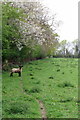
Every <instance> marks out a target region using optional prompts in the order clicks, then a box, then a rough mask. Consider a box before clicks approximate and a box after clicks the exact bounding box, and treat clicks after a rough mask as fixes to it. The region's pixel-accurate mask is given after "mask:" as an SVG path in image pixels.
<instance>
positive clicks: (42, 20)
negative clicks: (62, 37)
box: [2, 2, 59, 63]
mask: <svg viewBox="0 0 80 120" xmlns="http://www.w3.org/2000/svg"><path fill="white" fill-rule="evenodd" d="M54 18H55V15H53V16H49V15H48V10H47V9H46V8H44V7H43V6H42V5H41V4H40V3H39V2H20V3H19V2H3V3H2V26H3V27H2V59H3V63H5V61H8V62H24V61H29V60H33V59H41V58H44V57H46V56H51V55H54V53H55V51H56V49H57V46H58V43H59V42H58V38H59V36H58V34H57V33H56V32H55V30H56V25H57V24H56V21H55V20H54ZM54 26H55V27H54Z"/></svg>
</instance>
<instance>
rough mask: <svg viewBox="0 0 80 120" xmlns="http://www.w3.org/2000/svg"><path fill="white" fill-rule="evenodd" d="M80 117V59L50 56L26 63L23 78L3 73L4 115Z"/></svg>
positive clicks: (6, 116)
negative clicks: (79, 111)
mask: <svg viewBox="0 0 80 120" xmlns="http://www.w3.org/2000/svg"><path fill="white" fill-rule="evenodd" d="M36 100H40V101H42V102H43V104H44V106H45V110H46V116H47V117H48V118H77V117H78V59H73V58H48V59H43V60H37V61H32V62H29V63H26V64H25V65H24V67H23V72H22V77H18V75H17V74H14V76H13V77H9V72H3V101H2V102H3V118H41V117H42V116H41V111H40V106H39V103H38V102H37V101H36Z"/></svg>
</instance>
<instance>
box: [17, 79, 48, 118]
mask: <svg viewBox="0 0 80 120" xmlns="http://www.w3.org/2000/svg"><path fill="white" fill-rule="evenodd" d="M19 84H20V87H21V92H22V93H24V94H27V93H26V92H25V91H24V89H23V83H22V78H21V79H20V83H19ZM27 95H29V96H32V95H30V94H27ZM32 97H33V96H32ZM33 98H34V99H35V101H36V102H37V103H38V104H39V107H40V112H41V118H42V120H46V119H47V117H46V110H45V107H44V104H43V102H42V101H41V100H38V99H37V98H35V97H33Z"/></svg>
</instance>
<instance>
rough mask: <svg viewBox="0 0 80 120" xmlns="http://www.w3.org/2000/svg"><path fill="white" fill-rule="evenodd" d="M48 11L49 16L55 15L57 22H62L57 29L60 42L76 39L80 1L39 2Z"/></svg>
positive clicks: (52, 0)
mask: <svg viewBox="0 0 80 120" xmlns="http://www.w3.org/2000/svg"><path fill="white" fill-rule="evenodd" d="M40 1H41V2H42V3H43V4H44V5H45V6H46V7H48V8H49V9H50V12H51V14H52V13H53V14H55V13H56V14H57V15H56V19H57V21H59V20H60V21H62V24H61V25H60V27H59V28H58V34H59V35H60V40H68V41H73V40H75V39H78V2H79V1H80V0H40Z"/></svg>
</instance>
